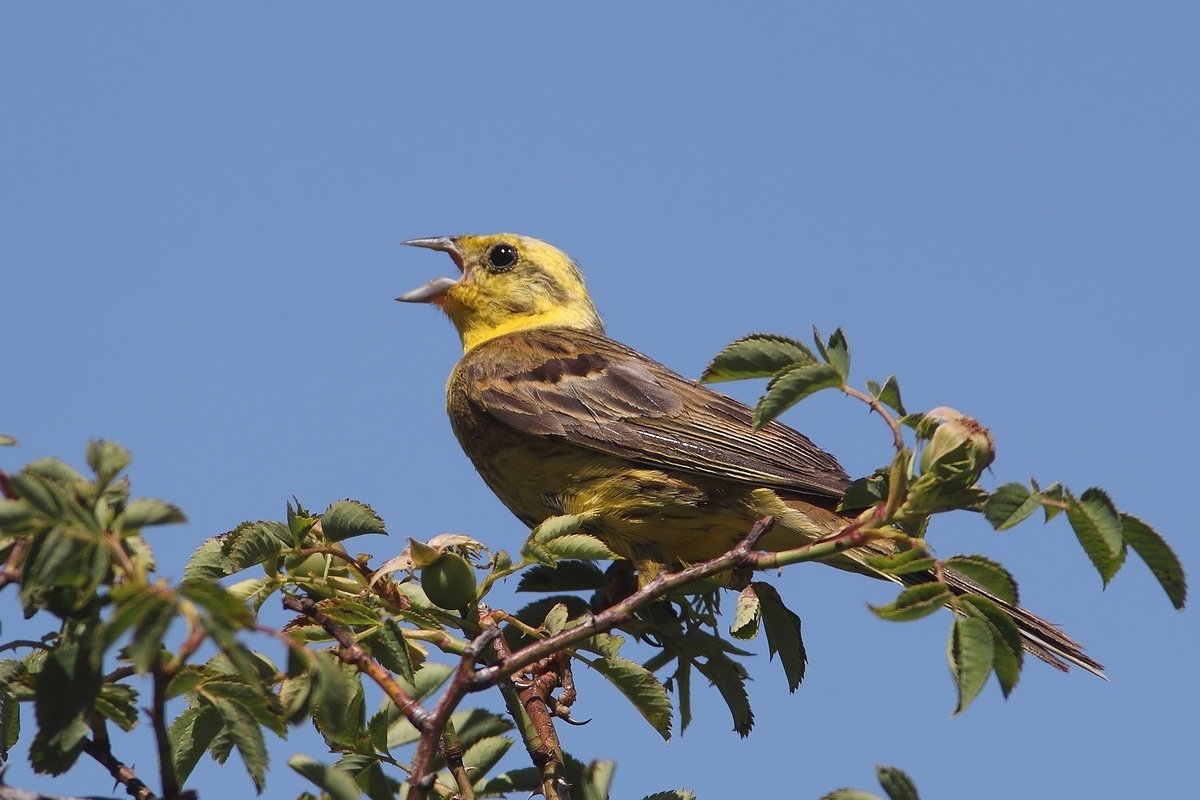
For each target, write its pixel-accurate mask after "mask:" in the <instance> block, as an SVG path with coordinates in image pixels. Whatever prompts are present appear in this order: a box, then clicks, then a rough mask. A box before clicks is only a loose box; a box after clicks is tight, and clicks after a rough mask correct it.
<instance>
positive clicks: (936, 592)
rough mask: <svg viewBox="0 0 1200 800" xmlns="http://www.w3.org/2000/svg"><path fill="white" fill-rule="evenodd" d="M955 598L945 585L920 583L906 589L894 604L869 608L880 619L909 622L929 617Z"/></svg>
mask: <svg viewBox="0 0 1200 800" xmlns="http://www.w3.org/2000/svg"><path fill="white" fill-rule="evenodd" d="M953 597H954V595H953V594H951V592H950V589H948V588H947V587H946V585H945V584H941V583H920V584H917V585H916V586H912V587H909V588H908V589H905V590H904V591H903V592H901V593H900V596H899V597H897V598H896V600H895V602H893V603H888V604H887V605H883V606H869V608H870V609H871V611H872V612H874V614H875V615H876V616H877V617H879V618H880V619H886V620H891V621H893V622H907V621H909V620H914V619H920V618H921V617H927V616H929V615H930V614H932V613H933V612H935V611H937V610H938V609H939V608H941V607H942V606H944V605H946V603H948V602H950V600H951V599H952V598H953Z"/></svg>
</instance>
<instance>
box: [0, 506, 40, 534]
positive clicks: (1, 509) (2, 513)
mask: <svg viewBox="0 0 1200 800" xmlns="http://www.w3.org/2000/svg"><path fill="white" fill-rule="evenodd" d="M31 516H33V508H32V507H30V505H29V504H28V503H23V502H21V501H20V500H4V499H0V530H3V529H4V528H5V527H6V526H9V525H16V524H17V523H19V522H24V521H25V520H27V519H29V518H30V517H31Z"/></svg>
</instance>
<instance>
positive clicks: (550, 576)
mask: <svg viewBox="0 0 1200 800" xmlns="http://www.w3.org/2000/svg"><path fill="white" fill-rule="evenodd" d="M602 586H604V570H602V569H600V568H599V567H598V566H596V565H595V564H593V563H591V562H590V561H569V560H564V561H559V562H558V563H557V564H555V565H554V566H553V567H548V566H545V565H541V564H539V565H537V566H534V567H530V568H529V569H527V570H525V571H524V572H522V573H521V580H520V581H519V582H518V583H517V591H518V592H583V591H594V590H596V589H599V588H601V587H602Z"/></svg>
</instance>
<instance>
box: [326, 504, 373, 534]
mask: <svg viewBox="0 0 1200 800" xmlns="http://www.w3.org/2000/svg"><path fill="white" fill-rule="evenodd" d="M321 530H322V531H323V532H324V533H325V541H327V542H340V541H342V540H343V539H349V538H351V537H353V536H363V535H365V534H369V533H382V534H386V533H387V531H386V530H385V529H384V526H383V520H382V519H380V517H379V515H378V514H376V513H375V510H374V509H373V508H371V507H370V506H369V505H367V504H366V503H360V502H358V501H357V500H338V501H337V502H336V503H334V504H333V505H331V506H330V507H329V508H327V509H325V513H324V514H322V515H321Z"/></svg>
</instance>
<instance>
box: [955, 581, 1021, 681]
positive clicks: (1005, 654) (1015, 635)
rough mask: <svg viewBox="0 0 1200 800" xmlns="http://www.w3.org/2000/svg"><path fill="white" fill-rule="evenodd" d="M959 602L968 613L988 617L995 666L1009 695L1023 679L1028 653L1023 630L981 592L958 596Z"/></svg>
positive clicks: (986, 618)
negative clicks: (1026, 652)
mask: <svg viewBox="0 0 1200 800" xmlns="http://www.w3.org/2000/svg"><path fill="white" fill-rule="evenodd" d="M957 605H958V607H959V608H961V609H962V610H963V611H964V612H965V613H968V614H975V615H976V616H978V617H980V618H981V619H984V620H987V622H988V623H989V624H990V625H991V628H992V646H993V648H994V650H995V652H994V653H993V656H992V669H993V670H994V671H995V673H996V680H997V681H998V682H999V683H1000V691H1001V692H1003V694H1004V696H1005V697H1006V698H1007V697H1008V696H1009V695H1010V694H1012V690H1013V689H1014V688H1016V685H1017V681H1019V680H1020V679H1021V669H1022V668H1023V667H1024V664H1025V653H1024V649H1023V647H1022V646H1021V631H1020V630H1019V629H1018V628H1017V623H1016V622H1014V621H1013V618H1012V617H1011V616H1010V615H1009V614H1008V612H1007V611H1005V610H1004V609H1002V608H1001V607H1000V606H998V605H996V604H995V603H994V602H992V601H991V600H989V599H988V598H986V597H983V596H981V595H974V594H968V595H964V596H962V597H960V598H958V601H957Z"/></svg>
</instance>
